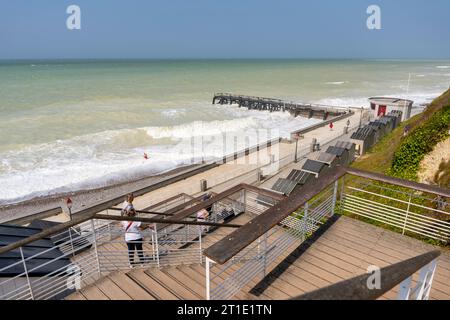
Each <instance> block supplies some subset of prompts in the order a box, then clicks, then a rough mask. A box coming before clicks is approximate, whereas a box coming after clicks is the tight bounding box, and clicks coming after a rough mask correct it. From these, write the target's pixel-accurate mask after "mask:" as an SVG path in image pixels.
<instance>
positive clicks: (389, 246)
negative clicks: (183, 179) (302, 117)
mask: <svg viewBox="0 0 450 320" xmlns="http://www.w3.org/2000/svg"><path fill="white" fill-rule="evenodd" d="M238 219H241V221H239V220H237V221H236V222H237V223H242V222H243V221H244V220H243V219H248V217H246V216H245V215H244V216H241V217H239V218H238ZM229 232H231V230H229V229H220V230H217V231H215V232H214V233H212V234H210V235H208V236H206V237H205V240H206V239H208V240H207V241H208V242H207V244H206V242H205V244H206V246H209V245H210V244H212V243H214V242H215V241H218V240H219V239H221V238H222V237H224V236H225V235H226V234H228V233H229ZM206 246H205V247H206ZM296 246H297V247H295V248H292V249H293V250H291V252H288V253H287V254H289V253H290V255H289V256H283V257H281V258H280V259H283V260H282V261H278V264H277V267H276V268H275V269H274V270H272V272H271V273H269V274H268V276H267V277H266V278H265V279H263V280H262V281H261V282H259V283H257V282H256V281H251V283H250V284H249V285H247V286H246V287H245V288H244V289H243V290H242V291H241V292H238V294H236V296H235V299H288V298H290V297H294V296H297V295H300V294H302V293H305V292H309V291H312V290H315V289H318V288H321V287H324V286H327V285H330V284H333V283H336V282H339V281H341V280H345V279H349V278H351V277H354V276H356V275H360V274H363V273H365V272H366V270H367V267H368V266H370V265H376V266H379V267H383V266H386V265H389V264H393V263H396V262H399V261H402V260H405V259H408V258H411V257H413V256H417V255H419V254H421V253H424V252H427V251H430V250H433V249H435V247H433V246H431V245H427V244H425V243H423V242H421V241H418V240H415V239H412V238H409V237H406V236H402V235H400V234H396V233H394V232H391V231H388V230H385V229H382V228H378V227H375V226H372V225H369V224H366V223H364V222H361V221H357V220H354V219H351V218H347V217H340V218H338V219H336V221H335V222H334V223H332V224H330V225H329V226H328V229H325V231H324V232H323V234H321V235H320V236H318V237H316V238H313V239H310V240H308V241H307V242H305V243H303V244H301V245H296ZM231 272H232V270H230V271H229V272H228V273H226V274H225V275H221V279H222V280H223V279H224V278H226V277H227V275H229V274H230V273H231ZM416 276H417V275H416ZM219 281H220V279H219ZM397 292H398V289H397V288H395V289H393V290H391V291H390V292H388V293H386V294H385V295H384V296H383V297H381V299H395V298H396V294H397ZM67 299H69V300H74V299H82V300H85V299H87V300H98V299H111V300H115V299H121V300H131V299H134V300H143V299H148V300H155V299H167V300H169V299H205V266H204V265H201V264H191V265H181V266H177V267H167V268H162V269H155V268H153V269H147V270H145V269H133V270H131V271H129V272H115V273H111V274H109V275H107V276H105V277H103V278H102V279H100V280H98V281H96V282H95V283H93V284H92V285H90V286H87V287H86V288H84V289H82V290H80V291H78V292H76V293H74V294H72V295H71V296H69V297H67ZM431 299H450V252H449V251H448V250H444V251H443V252H442V255H441V257H440V258H439V261H438V268H437V271H436V274H435V277H434V281H433V287H432V289H431Z"/></svg>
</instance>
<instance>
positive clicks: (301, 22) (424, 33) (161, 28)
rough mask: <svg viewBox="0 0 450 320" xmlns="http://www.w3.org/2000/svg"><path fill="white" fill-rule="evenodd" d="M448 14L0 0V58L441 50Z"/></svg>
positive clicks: (229, 0)
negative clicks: (74, 21)
mask: <svg viewBox="0 0 450 320" xmlns="http://www.w3.org/2000/svg"><path fill="white" fill-rule="evenodd" d="M73 4H74V5H78V6H79V7H80V9H81V29H80V30H69V29H67V27H66V20H67V18H68V17H69V14H67V13H66V9H67V7H68V6H69V5H73ZM370 5H378V6H379V7H380V9H381V29H380V30H369V29H368V28H367V25H366V21H367V19H368V17H369V14H367V12H366V10H367V8H368V7H369V6H370ZM449 17H450V1H449V0H341V1H336V0H308V1H303V0H271V1H269V0H158V1H156V0H70V1H67V0H0V59H90V58H91V59H132V58H137V59H147V58H155V59H164V58H169V59H182V58H190V59H203V58H224V59H233V58H316V59H330V58H336V59H342V58H348V59H354V58H361V59H367V58H369V59H450V19H449Z"/></svg>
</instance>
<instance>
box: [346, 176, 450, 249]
mask: <svg viewBox="0 0 450 320" xmlns="http://www.w3.org/2000/svg"><path fill="white" fill-rule="evenodd" d="M403 189H405V188H402V189H400V190H399V189H393V188H392V187H388V186H386V185H384V184H383V185H380V184H379V183H376V182H373V181H371V180H367V179H365V180H363V181H361V180H357V181H355V180H351V181H349V182H348V183H346V184H345V186H344V188H343V190H342V195H341V199H340V210H342V211H343V213H345V214H349V215H353V216H356V217H360V218H363V219H368V221H373V222H376V223H378V224H381V225H385V226H388V227H392V228H394V229H396V230H398V231H399V232H401V233H402V234H408V235H415V236H420V237H425V238H428V239H434V240H438V241H441V242H444V243H447V242H449V240H450V211H448V209H447V211H445V210H444V209H443V208H447V207H448V203H447V201H446V200H445V199H441V200H438V201H437V200H436V199H435V198H431V197H426V196H424V195H423V193H418V192H417V191H416V190H414V189H409V191H407V192H406V191H405V190H403ZM432 205H435V206H436V207H433V206H432Z"/></svg>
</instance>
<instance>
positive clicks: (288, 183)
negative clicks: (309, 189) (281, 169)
mask: <svg viewBox="0 0 450 320" xmlns="http://www.w3.org/2000/svg"><path fill="white" fill-rule="evenodd" d="M296 187H297V182H295V181H292V180H288V179H282V178H280V179H278V180H277V182H275V184H274V185H273V187H272V190H274V191H277V192H280V193H282V194H284V195H286V196H289V195H290V194H291V193H292V192H293V191H294V190H295V188H296Z"/></svg>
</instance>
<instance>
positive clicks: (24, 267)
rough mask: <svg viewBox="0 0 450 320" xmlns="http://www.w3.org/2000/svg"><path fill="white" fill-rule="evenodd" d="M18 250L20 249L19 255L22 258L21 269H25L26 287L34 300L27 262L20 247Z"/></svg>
mask: <svg viewBox="0 0 450 320" xmlns="http://www.w3.org/2000/svg"><path fill="white" fill-rule="evenodd" d="M19 251H20V257H21V258H22V264H23V269H24V271H25V276H26V278H27V284H28V289H29V290H30V296H31V299H32V300H34V294H33V288H32V287H31V281H30V277H29V276H28V268H27V264H26V262H25V257H24V255H23V250H22V247H19Z"/></svg>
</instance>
